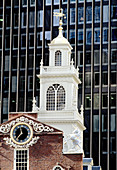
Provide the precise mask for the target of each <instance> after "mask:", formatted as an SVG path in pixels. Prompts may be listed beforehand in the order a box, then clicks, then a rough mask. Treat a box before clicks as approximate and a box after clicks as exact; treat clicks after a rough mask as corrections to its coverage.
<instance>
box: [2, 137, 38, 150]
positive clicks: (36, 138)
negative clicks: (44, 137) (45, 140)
mask: <svg viewBox="0 0 117 170" xmlns="http://www.w3.org/2000/svg"><path fill="white" fill-rule="evenodd" d="M38 139H39V136H35V137H34V138H32V139H31V141H30V142H29V143H27V144H25V145H17V144H15V143H14V142H13V141H12V140H11V138H8V137H6V138H4V140H5V141H6V144H7V145H10V147H14V148H28V147H30V146H33V145H34V144H36V143H37V141H38Z"/></svg>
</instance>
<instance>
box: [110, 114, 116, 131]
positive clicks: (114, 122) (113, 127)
mask: <svg viewBox="0 0 117 170" xmlns="http://www.w3.org/2000/svg"><path fill="white" fill-rule="evenodd" d="M110 119H111V120H110V122H111V127H110V130H111V132H115V131H116V116H115V114H112V115H111V117H110Z"/></svg>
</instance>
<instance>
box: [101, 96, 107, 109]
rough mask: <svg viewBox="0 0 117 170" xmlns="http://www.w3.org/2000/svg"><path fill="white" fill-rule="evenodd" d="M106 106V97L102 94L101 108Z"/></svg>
mask: <svg viewBox="0 0 117 170" xmlns="http://www.w3.org/2000/svg"><path fill="white" fill-rule="evenodd" d="M107 107H108V98H107V94H102V108H107Z"/></svg>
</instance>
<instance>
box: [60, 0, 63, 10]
mask: <svg viewBox="0 0 117 170" xmlns="http://www.w3.org/2000/svg"><path fill="white" fill-rule="evenodd" d="M61 8H62V0H60V1H59V10H60V9H61Z"/></svg>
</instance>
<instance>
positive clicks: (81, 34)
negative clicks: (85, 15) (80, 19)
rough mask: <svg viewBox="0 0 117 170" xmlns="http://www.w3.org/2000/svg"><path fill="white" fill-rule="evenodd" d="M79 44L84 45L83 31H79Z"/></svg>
mask: <svg viewBox="0 0 117 170" xmlns="http://www.w3.org/2000/svg"><path fill="white" fill-rule="evenodd" d="M78 44H83V30H78Z"/></svg>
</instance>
